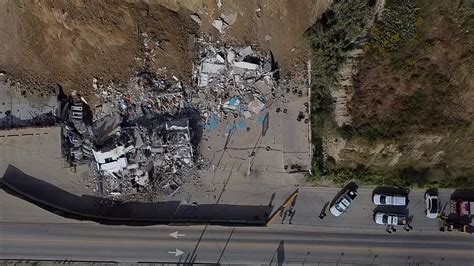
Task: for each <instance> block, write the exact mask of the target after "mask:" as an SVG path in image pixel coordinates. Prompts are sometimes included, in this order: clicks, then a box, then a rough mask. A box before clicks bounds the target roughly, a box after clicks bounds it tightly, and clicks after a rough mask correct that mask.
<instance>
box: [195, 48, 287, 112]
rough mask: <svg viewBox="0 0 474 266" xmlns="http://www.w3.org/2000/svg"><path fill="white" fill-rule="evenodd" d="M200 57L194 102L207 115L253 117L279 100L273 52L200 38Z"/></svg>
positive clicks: (196, 73) (196, 69)
mask: <svg viewBox="0 0 474 266" xmlns="http://www.w3.org/2000/svg"><path fill="white" fill-rule="evenodd" d="M198 45H199V48H200V58H198V60H197V65H196V67H195V73H194V79H195V81H196V85H197V96H196V97H194V99H193V103H194V104H195V105H196V106H197V108H198V109H199V110H201V112H202V114H203V116H204V117H205V118H208V117H210V116H211V115H217V116H219V117H224V118H225V117H226V116H227V115H228V114H229V113H232V114H234V116H240V115H242V116H243V117H245V118H249V117H251V113H254V114H259V113H260V112H261V111H262V110H263V109H264V108H265V106H266V105H267V104H269V103H270V102H271V101H273V100H274V99H275V96H276V91H277V89H278V86H277V77H278V69H277V68H276V66H275V63H274V62H273V57H272V54H271V52H267V53H260V52H258V51H255V50H254V49H252V47H251V46H247V47H232V46H225V45H219V44H218V43H213V42H206V41H204V40H203V39H199V42H198Z"/></svg>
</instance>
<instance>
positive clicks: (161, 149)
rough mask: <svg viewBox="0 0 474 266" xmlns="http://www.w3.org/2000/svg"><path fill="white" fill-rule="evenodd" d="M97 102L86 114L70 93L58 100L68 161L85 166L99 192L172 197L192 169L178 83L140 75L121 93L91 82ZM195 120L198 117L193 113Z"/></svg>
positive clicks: (189, 113) (188, 117)
mask: <svg viewBox="0 0 474 266" xmlns="http://www.w3.org/2000/svg"><path fill="white" fill-rule="evenodd" d="M93 86H94V88H95V89H96V90H97V91H98V92H100V95H101V98H102V101H103V104H102V105H100V106H98V107H97V108H96V110H95V116H94V117H92V115H91V111H90V109H89V106H88V105H87V102H85V100H84V99H83V98H82V99H81V97H78V96H77V95H75V94H74V93H73V94H72V95H71V96H70V97H66V98H64V99H62V101H61V103H62V104H61V106H62V108H61V115H60V117H61V120H62V121H63V124H64V127H63V128H64V131H63V132H64V140H65V142H64V144H65V145H64V146H65V154H66V157H67V158H68V160H69V161H70V162H71V163H72V164H76V165H77V164H84V163H90V164H91V168H92V171H91V177H92V178H93V179H94V180H96V181H97V189H98V192H99V194H101V195H104V196H106V195H123V194H130V193H135V192H140V191H152V190H154V188H155V187H157V186H159V187H160V188H161V189H162V191H163V192H164V193H165V194H166V195H172V194H173V193H175V192H176V191H177V190H178V189H179V187H180V186H181V185H182V184H183V182H184V178H185V177H186V176H189V175H190V173H189V172H190V171H193V170H194V168H195V163H194V162H195V152H194V150H195V149H194V147H193V145H192V144H191V143H192V140H193V131H192V129H193V128H192V127H191V126H190V121H194V120H195V118H196V114H197V112H196V111H195V110H194V109H193V108H192V107H191V106H189V104H187V103H186V102H185V95H186V93H185V90H184V88H183V86H182V85H181V82H179V81H176V80H173V81H166V80H164V79H160V78H157V77H153V76H152V75H150V74H148V73H143V74H141V75H140V76H139V77H137V78H134V79H133V80H132V81H131V85H130V89H129V90H128V93H127V94H125V93H123V92H121V91H120V90H119V89H115V88H114V87H113V85H110V86H108V87H105V86H102V85H99V84H98V82H97V80H94V82H93ZM197 119H199V116H197Z"/></svg>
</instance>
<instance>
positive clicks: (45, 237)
mask: <svg viewBox="0 0 474 266" xmlns="http://www.w3.org/2000/svg"><path fill="white" fill-rule="evenodd" d="M174 231H179V234H180V236H179V237H178V239H174V238H173V237H172V236H170V235H169V234H170V233H173V232H174ZM0 232H1V234H0V254H1V255H0V257H1V258H2V259H22V258H34V259H45V260H93V261H120V262H178V261H181V262H184V261H188V262H189V261H190V260H194V262H197V263H216V262H220V263H223V264H227V263H233V264H235V263H252V264H255V263H262V264H268V263H273V264H275V265H276V264H278V263H279V262H281V263H283V264H285V265H286V264H293V263H294V264H300V265H301V264H302V263H303V262H305V264H306V263H307V264H314V263H329V264H334V263H337V262H339V264H344V263H362V264H374V265H376V264H384V265H400V264H408V263H424V264H431V263H433V264H435V265H436V264H442V265H472V264H473V263H474V253H473V250H474V241H473V238H472V237H470V236H465V235H460V234H459V235H457V234H456V235H445V234H439V233H438V234H412V235H396V234H395V235H386V234H374V233H367V232H357V231H354V232H337V231H328V230H324V231H318V230H315V229H314V228H310V230H308V229H307V228H302V227H298V228H296V227H295V228H293V227H291V225H273V226H270V227H268V228H244V227H238V228H225V227H210V226H209V227H205V226H193V227H168V226H151V227H111V226H102V225H98V224H93V223H84V224H41V223H33V224H23V223H18V224H11V223H3V224H0ZM181 234H183V235H184V236H181ZM176 249H179V250H181V251H183V252H184V254H182V255H180V256H175V254H173V253H169V252H173V251H174V252H176ZM191 258H193V259H191Z"/></svg>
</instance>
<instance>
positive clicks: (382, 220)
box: [374, 212, 408, 225]
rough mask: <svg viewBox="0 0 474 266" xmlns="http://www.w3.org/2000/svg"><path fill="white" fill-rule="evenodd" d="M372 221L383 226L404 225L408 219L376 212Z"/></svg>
mask: <svg viewBox="0 0 474 266" xmlns="http://www.w3.org/2000/svg"><path fill="white" fill-rule="evenodd" d="M374 221H375V223H377V224H383V225H406V224H407V222H408V219H407V216H406V215H404V214H394V213H383V212H377V213H375V214H374Z"/></svg>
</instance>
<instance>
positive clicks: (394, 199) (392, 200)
mask: <svg viewBox="0 0 474 266" xmlns="http://www.w3.org/2000/svg"><path fill="white" fill-rule="evenodd" d="M372 201H373V202H374V204H375V205H395V206H406V205H407V196H405V195H384V194H374V196H373V197H372Z"/></svg>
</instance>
